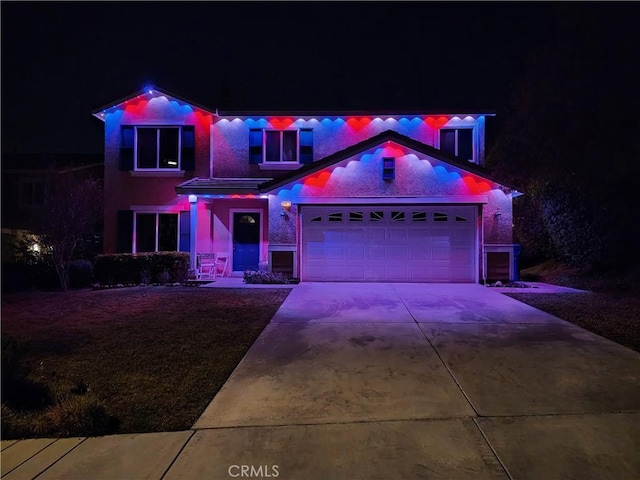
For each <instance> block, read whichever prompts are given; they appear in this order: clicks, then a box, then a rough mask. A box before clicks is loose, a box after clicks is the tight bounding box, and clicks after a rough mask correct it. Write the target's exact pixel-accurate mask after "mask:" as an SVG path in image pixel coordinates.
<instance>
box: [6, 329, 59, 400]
mask: <svg viewBox="0 0 640 480" xmlns="http://www.w3.org/2000/svg"><path fill="white" fill-rule="evenodd" d="M30 348H31V344H30V342H29V340H28V339H26V338H14V337H11V336H9V335H6V334H4V333H3V334H2V404H3V405H7V406H8V407H10V408H13V409H15V410H19V411H24V410H37V409H40V408H43V407H46V406H48V405H50V404H51V392H50V391H49V389H48V388H47V387H46V386H45V385H41V384H39V383H36V382H34V381H32V380H31V379H29V378H28V377H27V375H28V373H29V369H28V368H27V367H26V366H25V365H24V363H23V358H24V356H25V355H26V354H27V352H28V351H29V349H30Z"/></svg>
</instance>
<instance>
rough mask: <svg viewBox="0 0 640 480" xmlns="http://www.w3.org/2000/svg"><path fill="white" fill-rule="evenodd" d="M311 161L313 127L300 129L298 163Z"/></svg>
mask: <svg viewBox="0 0 640 480" xmlns="http://www.w3.org/2000/svg"><path fill="white" fill-rule="evenodd" d="M311 162H313V129H311V128H301V129H300V163H311Z"/></svg>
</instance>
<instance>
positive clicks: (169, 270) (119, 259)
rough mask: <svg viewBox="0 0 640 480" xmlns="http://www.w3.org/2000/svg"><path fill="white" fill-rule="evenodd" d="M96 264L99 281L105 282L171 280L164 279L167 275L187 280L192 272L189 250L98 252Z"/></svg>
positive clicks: (159, 281) (105, 283) (175, 280)
mask: <svg viewBox="0 0 640 480" xmlns="http://www.w3.org/2000/svg"><path fill="white" fill-rule="evenodd" d="M93 267H94V273H95V277H96V279H97V281H98V282H100V283H101V284H104V285H113V284H117V283H139V282H142V283H168V282H162V280H164V279H167V278H168V281H169V282H183V281H185V280H186V279H187V275H188V273H189V254H188V253H184V252H150V253H117V254H108V255H98V256H97V257H96V259H95V260H94V264H93ZM163 272H166V274H163ZM167 274H168V277H167V276H166V275H167Z"/></svg>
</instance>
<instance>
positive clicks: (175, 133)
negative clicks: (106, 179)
mask: <svg viewBox="0 0 640 480" xmlns="http://www.w3.org/2000/svg"><path fill="white" fill-rule="evenodd" d="M194 168H195V131H194V127H193V126H191V125H185V126H182V127H178V126H175V127H174V126H161V127H151V126H133V125H123V126H122V134H121V139H120V170H143V171H144V170H156V171H166V170H188V171H192V170H193V169H194Z"/></svg>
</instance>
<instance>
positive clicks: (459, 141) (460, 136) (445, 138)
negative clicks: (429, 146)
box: [440, 128, 474, 162]
mask: <svg viewBox="0 0 640 480" xmlns="http://www.w3.org/2000/svg"><path fill="white" fill-rule="evenodd" d="M440 150H442V151H443V152H447V153H450V154H451V155H455V156H457V157H461V158H464V159H465V160H469V161H470V162H473V161H474V159H473V129H472V128H443V129H442V130H440Z"/></svg>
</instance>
